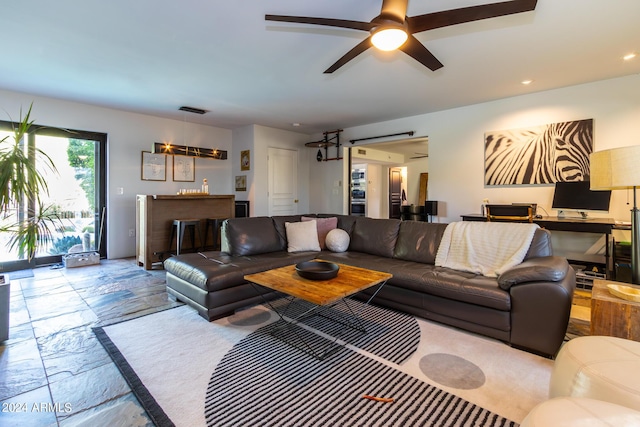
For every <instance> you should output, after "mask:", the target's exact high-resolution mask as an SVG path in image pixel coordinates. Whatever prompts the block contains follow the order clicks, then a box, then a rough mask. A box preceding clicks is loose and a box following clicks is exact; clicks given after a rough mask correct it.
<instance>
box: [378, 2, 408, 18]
mask: <svg viewBox="0 0 640 427" xmlns="http://www.w3.org/2000/svg"><path fill="white" fill-rule="evenodd" d="M408 3H409V0H382V9H381V11H380V17H381V18H387V19H389V18H390V19H392V20H394V21H397V22H400V23H403V22H404V20H405V19H406V17H407V4H408Z"/></svg>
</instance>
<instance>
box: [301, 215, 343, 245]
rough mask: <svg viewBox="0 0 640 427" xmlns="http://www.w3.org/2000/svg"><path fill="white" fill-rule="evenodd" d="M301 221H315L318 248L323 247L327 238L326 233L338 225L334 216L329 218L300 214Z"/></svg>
mask: <svg viewBox="0 0 640 427" xmlns="http://www.w3.org/2000/svg"><path fill="white" fill-rule="evenodd" d="M301 219H302V221H316V226H317V229H318V243H320V249H324V248H325V247H326V245H325V240H326V238H327V234H328V233H329V232H330V231H331V230H333V229H335V228H337V227H338V218H336V217H335V216H333V217H330V218H313V217H309V216H302V218H301Z"/></svg>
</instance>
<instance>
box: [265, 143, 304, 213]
mask: <svg viewBox="0 0 640 427" xmlns="http://www.w3.org/2000/svg"><path fill="white" fill-rule="evenodd" d="M268 168H269V194H268V195H267V196H268V199H269V216H275V215H295V214H297V213H298V150H287V149H284V148H269V150H268Z"/></svg>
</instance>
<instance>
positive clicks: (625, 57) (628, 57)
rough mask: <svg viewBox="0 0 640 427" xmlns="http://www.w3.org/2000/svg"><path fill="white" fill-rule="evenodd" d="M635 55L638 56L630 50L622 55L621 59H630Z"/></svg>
mask: <svg viewBox="0 0 640 427" xmlns="http://www.w3.org/2000/svg"><path fill="white" fill-rule="evenodd" d="M636 56H638V54H637V53H635V52H632V53H628V54H626V55H625V56H623V57H622V59H624V60H625V61H630V60H632V59H633V58H635V57H636Z"/></svg>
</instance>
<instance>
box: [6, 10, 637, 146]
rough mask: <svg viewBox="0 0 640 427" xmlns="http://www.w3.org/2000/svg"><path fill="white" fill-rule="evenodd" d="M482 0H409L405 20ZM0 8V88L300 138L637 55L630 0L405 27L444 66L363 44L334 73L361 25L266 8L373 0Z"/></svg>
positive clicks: (589, 73)
mask: <svg viewBox="0 0 640 427" xmlns="http://www.w3.org/2000/svg"><path fill="white" fill-rule="evenodd" d="M494 1H497V0H413V1H410V3H409V8H408V12H407V14H408V15H409V16H413V15H420V14H425V13H429V12H435V11H439V10H447V9H453V8H458V7H466V6H473V5H478V4H486V3H491V2H494ZM6 3H7V2H5V4H4V5H3V13H2V14H1V16H0V39H1V40H3V42H4V43H3V60H2V61H1V62H0V88H1V89H7V90H12V91H17V92H25V93H29V94H33V95H41V96H47V97H53V98H60V99H64V100H71V101H77V102H83V103H88V104H94V105H99V106H105V107H110V108H117V109H121V110H126V111H132V112H139V113H143V114H150V115H154V116H160V117H168V118H174V119H177V120H185V121H192V122H196V123H202V124H209V125H213V126H218V127H222V128H229V129H232V128H235V127H240V126H245V125H249V124H259V125H264V126H270V127H274V128H280V129H289V130H294V131H298V132H302V133H307V134H312V133H316V132H321V131H326V130H333V129H337V128H348V127H353V126H358V125H364V124H368V123H375V122H380V121H386V120H392V119H396V118H400V117H408V116H414V115H419V114H424V113H429V112H434V111H440V110H445V109H450V108H455V107H460V106H464V105H471V104H476V103H480V102H485V101H490V100H494V99H501V98H506V97H511V96H517V95H521V94H525V93H532V92H537V91H544V90H548V89H554V88H559V87H564V86H570V85H576V84H581V83H587V82H592V81H596V80H602V79H609V78H614V77H619V76H625V75H630V74H637V73H640V59H639V58H636V59H635V60H631V61H623V60H622V59H621V57H622V56H623V55H624V54H627V53H629V52H639V53H640V27H639V26H638V19H639V18H640V1H637V0H607V1H603V0H539V1H538V6H537V8H536V10H535V11H533V12H527V13H523V14H519V15H512V16H506V17H500V18H494V19H490V20H486V21H478V22H473V23H467V24H461V25H457V26H454V27H447V28H442V29H437V30H433V31H428V32H424V33H419V34H416V37H417V38H418V39H419V40H420V41H421V42H422V43H423V44H425V45H426V46H427V48H428V49H429V50H431V52H433V53H434V54H435V56H436V57H437V58H438V59H439V60H440V61H441V62H442V63H443V64H444V67H443V68H441V69H440V70H437V71H435V72H432V71H430V70H428V69H427V68H425V67H423V66H421V65H420V64H418V63H417V62H416V61H414V60H413V59H411V58H410V57H408V56H407V55H405V54H403V53H401V52H390V53H389V52H387V53H383V52H379V51H374V49H369V50H368V51H367V52H365V53H364V54H362V55H360V56H358V57H357V58H356V59H355V60H353V61H351V62H349V63H348V64H347V65H345V66H344V67H342V68H341V69H339V70H338V71H336V72H335V73H333V74H323V71H324V70H325V69H326V68H327V67H328V66H329V65H331V64H333V63H334V62H335V61H336V60H337V59H338V58H340V57H341V56H342V55H343V54H344V53H346V52H347V51H348V50H350V49H351V48H352V47H354V46H355V45H356V44H358V43H359V42H360V41H361V40H363V39H364V38H365V37H366V36H367V34H366V33H363V32H358V31H352V30H347V29H334V28H329V27H327V28H325V27H317V26H311V25H303V24H289V23H279V22H266V21H265V20H264V15H265V14H267V13H269V14H282V15H303V16H316V17H329V18H341V19H352V20H361V21H369V20H371V19H372V18H373V17H375V16H376V15H378V14H379V13H380V5H381V0H323V1H316V2H311V1H299V0H270V1H264V0H242V1H238V0H236V1H229V0H224V1H223V0H181V1H168V0H164V1H158V0H134V1H131V0H127V1H124V0H109V1H104V0H84V1H82V2H73V1H51V0H10V2H9V3H10V4H6ZM524 79H532V80H533V83H532V84H530V85H528V86H524V85H522V84H521V83H520V82H521V81H522V80H524ZM0 104H1V100H0ZM182 105H188V106H192V107H198V108H202V109H205V110H208V111H209V112H208V113H207V114H205V115H203V116H200V115H194V114H191V113H184V112H181V111H178V107H180V106H182ZM0 107H1V105H0ZM293 123H298V124H299V126H298V127H294V126H293Z"/></svg>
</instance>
